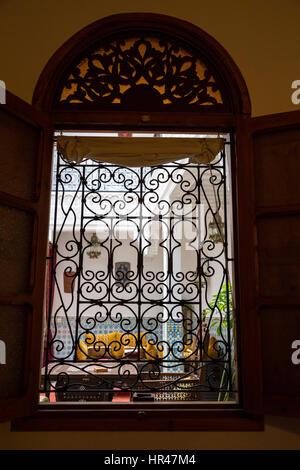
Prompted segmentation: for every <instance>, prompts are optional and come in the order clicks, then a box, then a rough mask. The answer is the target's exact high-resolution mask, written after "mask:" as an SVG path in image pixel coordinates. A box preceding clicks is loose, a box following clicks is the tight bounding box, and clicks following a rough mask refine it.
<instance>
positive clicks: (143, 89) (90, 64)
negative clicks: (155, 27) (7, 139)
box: [57, 37, 224, 109]
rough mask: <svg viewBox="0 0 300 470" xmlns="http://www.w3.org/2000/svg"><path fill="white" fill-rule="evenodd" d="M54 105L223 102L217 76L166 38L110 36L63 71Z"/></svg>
mask: <svg viewBox="0 0 300 470" xmlns="http://www.w3.org/2000/svg"><path fill="white" fill-rule="evenodd" d="M66 77H67V78H66V79H65V80H64V82H63V83H62V85H61V87H60V90H59V92H58V96H57V103H58V104H60V105H64V104H75V103H77V104H78V103H81V104H85V105H86V104H88V105H90V104H98V105H101V106H104V107H107V106H110V105H113V106H116V105H118V104H120V105H122V106H123V107H126V106H127V107H129V108H130V107H132V108H136V106H139V105H140V106H144V105H145V104H147V106H148V107H149V106H151V105H152V106H156V107H160V106H162V105H163V106H164V105H173V106H174V105H176V106H177V107H178V106H181V107H182V106H188V107H189V109H190V108H191V106H194V107H195V108H199V106H202V107H203V106H208V107H216V106H222V105H223V104H224V99H223V91H222V90H221V88H222V85H221V80H220V79H217V78H216V74H215V72H214V71H212V70H211V66H208V65H206V64H204V63H203V62H202V61H201V60H200V59H199V58H197V56H196V55H195V54H193V53H192V52H190V51H188V50H187V49H186V48H185V47H184V46H183V45H181V44H177V43H174V41H172V40H171V39H167V38H164V39H163V38H157V37H140V38H128V39H114V40H111V41H107V42H106V43H102V44H101V45H100V46H98V47H96V48H94V49H93V50H92V51H90V52H88V53H86V55H85V56H83V57H82V58H81V59H80V60H78V61H77V63H75V64H74V65H73V66H72V67H71V68H70V69H69V70H68V72H67V73H66Z"/></svg>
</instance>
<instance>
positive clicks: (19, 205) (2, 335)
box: [0, 92, 52, 421]
mask: <svg viewBox="0 0 300 470" xmlns="http://www.w3.org/2000/svg"><path fill="white" fill-rule="evenodd" d="M0 136H1V138H0V341H1V342H0V345H1V348H0V420H2V421H3V420H8V419H11V418H15V417H19V416H25V415H28V414H30V413H32V412H33V411H34V410H35V408H36V406H37V403H38V380H39V369H40V367H39V365H40V355H41V331H42V317H43V290H44V288H43V286H44V273H45V256H46V247H47V237H48V233H47V230H48V211H49V181H50V173H51V171H50V169H51V151H52V133H51V129H50V126H49V121H48V119H47V117H46V116H45V115H42V114H41V113H38V112H36V111H35V110H34V109H33V108H32V106H30V105H28V104H27V103H25V102H23V101H22V100H20V99H19V98H17V97H15V96H14V95H12V94H10V93H8V92H7V96H6V104H2V105H0Z"/></svg>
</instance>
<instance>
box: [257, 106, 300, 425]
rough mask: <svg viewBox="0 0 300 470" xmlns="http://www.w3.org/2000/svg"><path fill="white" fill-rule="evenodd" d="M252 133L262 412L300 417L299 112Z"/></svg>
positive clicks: (260, 121)
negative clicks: (294, 345) (297, 350)
mask: <svg viewBox="0 0 300 470" xmlns="http://www.w3.org/2000/svg"><path fill="white" fill-rule="evenodd" d="M250 127H251V135H250V137H251V139H252V157H253V164H254V193H255V197H254V200H255V203H254V204H255V211H254V225H255V252H256V272H257V278H256V281H257V284H256V286H257V287H256V289H257V291H256V309H257V314H258V317H259V323H260V325H259V329H260V335H261V359H262V377H263V380H262V382H263V383H262V385H263V409H264V412H265V413H266V414H278V415H286V416H300V364H299V365H297V364H293V362H292V354H293V352H294V351H295V349H293V348H292V343H293V342H294V341H295V340H299V341H300V112H299V111H296V112H291V113H282V114H278V115H272V116H264V117H258V118H253V119H252V120H251V124H250ZM299 344H300V343H299ZM299 357H300V354H299Z"/></svg>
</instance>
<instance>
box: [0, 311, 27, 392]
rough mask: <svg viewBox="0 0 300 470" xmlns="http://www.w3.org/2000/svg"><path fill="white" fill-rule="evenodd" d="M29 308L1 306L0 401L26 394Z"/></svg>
mask: <svg viewBox="0 0 300 470" xmlns="http://www.w3.org/2000/svg"><path fill="white" fill-rule="evenodd" d="M27 321H28V307H25V306H23V305H20V306H12V305H0V364H1V366H0V383H1V384H5V386H1V387H0V399H4V398H13V397H17V396H20V395H22V394H23V393H24V362H25V357H26V352H27V351H26V334H25V332H26V330H27Z"/></svg>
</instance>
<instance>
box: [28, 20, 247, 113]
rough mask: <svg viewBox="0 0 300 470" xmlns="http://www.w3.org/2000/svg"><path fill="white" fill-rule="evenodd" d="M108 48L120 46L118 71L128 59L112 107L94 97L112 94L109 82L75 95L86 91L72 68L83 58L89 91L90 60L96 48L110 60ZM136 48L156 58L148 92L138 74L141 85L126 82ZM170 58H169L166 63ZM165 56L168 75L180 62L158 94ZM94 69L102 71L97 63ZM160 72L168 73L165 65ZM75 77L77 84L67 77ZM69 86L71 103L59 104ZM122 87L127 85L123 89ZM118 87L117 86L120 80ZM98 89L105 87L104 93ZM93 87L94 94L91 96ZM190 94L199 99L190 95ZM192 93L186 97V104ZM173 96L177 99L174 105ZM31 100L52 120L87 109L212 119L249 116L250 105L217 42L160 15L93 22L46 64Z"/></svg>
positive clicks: (242, 84) (235, 71)
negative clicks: (189, 113) (54, 115)
mask: <svg viewBox="0 0 300 470" xmlns="http://www.w3.org/2000/svg"><path fill="white" fill-rule="evenodd" d="M149 38H150V39H151V38H154V40H155V41H156V44H154V46H153V42H151V40H150V41H149ZM124 39H125V42H126V39H127V42H128V41H129V46H130V47H131V49H130V47H129V46H127V45H126V44H125V42H124ZM112 44H113V47H114V48H115V46H116V44H117V46H118V47H119V50H118V53H117V55H118V57H119V56H120V52H121V54H122V55H123V57H122V58H123V64H124V63H125V62H126V58H127V57H129V55H130V54H131V57H130V60H129V63H130V64H131V65H130V67H131V69H128V68H127V70H124V69H123V70H122V71H121V73H119V75H122V80H123V78H124V75H125V76H126V77H125V78H126V79H127V86H126V84H125V87H124V88H123V89H124V90H125V92H124V93H123V96H122V97H121V100H120V93H119V94H118V93H116V94H115V102H112V100H111V99H104V100H103V99H101V100H99V99H98V97H97V95H99V86H100V88H101V87H102V88H101V90H102V94H104V96H109V92H110V90H111V88H112V87H113V88H118V87H119V84H117V85H116V86H115V85H114V84H113V85H111V84H110V83H109V90H108V88H107V86H106V85H107V84H105V83H104V85H103V81H102V83H101V84H100V85H98V84H96V85H95V83H94V84H93V87H92V88H94V89H92V90H89V93H86V92H85V91H82V90H83V89H84V90H85V89H86V88H85V87H86V84H84V86H83V87H82V86H81V85H80V86H78V79H79V80H80V81H82V76H83V75H82V72H81V71H80V70H79V69H78V66H79V64H80V63H81V61H82V60H83V59H84V58H86V59H85V60H86V64H89V66H90V65H91V64H92V65H91V68H92V71H91V70H90V69H89V70H87V66H86V65H84V66H83V67H85V78H86V77H88V80H89V85H90V83H91V80H92V79H93V74H94V75H95V73H94V72H95V67H93V61H95V60H97V58H98V57H99V49H101V51H100V54H103V55H109V54H110V53H111V51H112ZM120 44H121V46H120ZM124 44H125V45H124ZM139 48H140V50H141V48H143V51H146V50H147V48H148V49H149V50H150V49H151V48H152V49H151V53H152V57H151V58H150V59H153V56H156V57H157V63H156V64H154V65H153V60H152V69H151V70H150V74H151V80H152V79H153V74H156V78H157V79H158V80H157V81H156V84H158V86H156V87H155V86H152V90H151V89H150V88H151V86H149V85H151V83H152V84H153V80H152V81H151V80H148V82H147V80H146V81H145V74H144V76H143V77H142V78H141V80H140V82H136V83H133V82H134V80H133V77H134V76H135V75H136V73H137V71H136V69H135V70H133V67H132V64H133V63H134V62H136V57H133V55H132V50H133V49H134V50H135V52H134V53H136V54H139V50H138V49H139ZM129 49H130V51H129ZM136 51H137V52H136ZM174 51H175V52H174ZM178 51H179V52H178ZM143 54H144V52H143ZM171 54H173V56H172V57H171V59H170V55H171ZM150 55H151V54H150ZM167 56H168V57H167ZM166 57H167V60H168V61H169V62H170V60H172V66H173V69H174V70H175V69H176V67H177V66H176V65H175V66H174V61H175V62H176V64H178V61H181V62H180V65H179V66H178V67H177V72H178V73H177V76H176V77H174V73H172V77H171V81H172V83H171V85H170V86H169V88H168V90H167V87H166V86H165V87H164V89H162V87H159V84H160V82H159V75H162V74H163V73H164V72H162V71H161V70H159V68H160V66H159V63H161V62H162V61H163V60H165V59H166ZM124 59H125V60H124ZM150 59H149V60H150ZM197 61H198V63H197ZM94 63H95V62H94ZM199 63H200V68H201V66H204V67H203V70H202V72H201V73H202V74H203V75H202V77H201V80H199V73H198V69H197V68H199V67H198V64H199ZM101 66H103V62H102V63H101ZM112 67H114V64H110V69H111V68H112ZM118 67H122V64H121V65H120V64H118ZM166 67H168V64H167V66H166ZM74 71H75V72H76V73H75V74H77V77H74ZM86 72H87V73H86ZM97 73H98V71H97ZM97 73H96V75H97ZM147 73H148V72H147ZM126 74H127V75H126ZM91 75H92V77H91ZM148 76H149V74H148ZM76 80H77V84H76V86H77V92H76V93H75V95H74V94H73V96H71V98H70V95H72V94H71V93H69V94H68V92H67V93H65V96H64V97H63V98H62V95H63V91H64V90H65V91H66V90H67V89H68V87H69V89H70V88H72V87H75V88H74V90H75V91H76V86H75V85H74V82H76ZM109 80H110V77H109V78H108V81H109ZM72 81H73V82H72ZM167 81H168V83H169V82H170V78H167ZM71 82H72V83H71ZM129 82H130V83H131V85H130V86H129V87H128V83H129ZM150 82H151V83H150ZM122 83H124V80H123V82H122ZM132 84H133V85H132ZM103 86H106V89H105V90H104V92H103V89H104V88H103ZM201 86H202V88H203V89H205V87H206V90H208V89H209V90H210V91H212V93H208V94H206V96H203V93H204V95H205V90H204V92H203V89H201ZM95 87H96V93H94V91H95ZM119 88H120V87H119ZM170 89H172V90H175V93H173V96H171V98H170V93H167V91H168V92H169V91H170ZM195 89H196V90H198V92H196V93H195V92H194V91H195ZM78 90H79V91H78ZM191 90H192V94H193V98H192V99H190V100H189V98H190V96H191ZM199 90H200V91H199ZM218 90H219V91H218ZM159 94H160V95H161V96H160V97H159ZM200 95H201V99H202V102H201V99H200V100H199V96H200ZM74 96H75V98H74ZM133 96H135V99H133ZM178 96H179V99H177V98H178ZM86 97H87V98H86ZM93 97H95V99H94V98H93ZM187 97H188V98H187ZM220 97H221V99H220ZM32 101H33V104H34V105H35V106H36V107H37V108H39V109H41V110H43V111H47V112H51V113H55V112H57V111H59V112H61V111H64V112H68V113H72V112H73V111H74V112H78V110H80V112H81V114H82V113H84V112H86V111H87V112H90V111H92V110H93V111H95V110H99V111H107V110H118V109H119V110H120V111H121V110H122V111H124V110H126V109H127V110H130V111H140V110H143V111H151V110H155V111H161V110H164V111H172V112H173V111H182V112H184V111H197V114H198V113H201V114H202V113H205V114H206V113H207V112H209V113H210V115H212V113H213V114H214V113H218V114H220V113H222V114H223V113H225V114H231V115H240V114H248V115H249V114H250V112H251V105H250V98H249V93H248V90H247V86H246V84H245V81H244V79H243V77H242V75H241V73H240V71H239V69H238V67H237V66H236V64H235V63H234V62H233V60H232V59H231V57H230V55H229V54H228V53H227V52H226V50H225V49H224V48H223V47H222V46H221V45H220V44H219V43H218V42H217V41H216V40H215V39H214V38H212V37H211V36H210V35H208V34H207V33H205V32H204V31H202V30H201V29H200V28H198V27H197V26H194V25H192V24H191V23H188V22H186V21H183V20H180V19H177V18H173V17H170V16H167V15H160V14H152V13H149V14H144V13H134V14H132V13H126V14H119V15H112V16H109V17H106V18H104V19H101V20H99V21H96V22H94V23H92V24H91V25H89V26H87V27H85V28H83V29H82V30H81V31H79V32H78V33H76V34H75V35H74V36H72V37H71V38H70V39H69V40H68V41H67V42H66V43H65V44H63V45H62V46H61V47H60V48H59V49H58V50H57V51H56V52H55V53H54V55H53V56H52V57H51V59H50V60H49V62H48V63H47V65H46V67H45V68H44V70H43V71H42V73H41V75H40V78H39V80H38V83H37V85H36V88H35V90H34V94H33V100H32ZM165 103H167V105H166V104H165Z"/></svg>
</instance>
